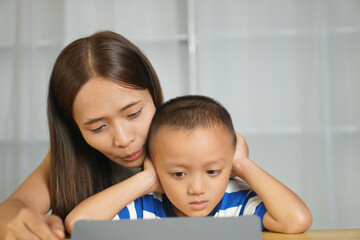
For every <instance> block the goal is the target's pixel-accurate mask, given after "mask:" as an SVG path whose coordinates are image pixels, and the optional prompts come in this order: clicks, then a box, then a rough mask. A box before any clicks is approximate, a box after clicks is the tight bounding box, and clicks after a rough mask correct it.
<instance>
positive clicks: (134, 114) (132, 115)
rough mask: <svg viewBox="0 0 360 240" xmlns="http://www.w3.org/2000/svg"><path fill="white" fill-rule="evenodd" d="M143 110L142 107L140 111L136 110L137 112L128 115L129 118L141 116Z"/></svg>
mask: <svg viewBox="0 0 360 240" xmlns="http://www.w3.org/2000/svg"><path fill="white" fill-rule="evenodd" d="M141 110H142V108H141V109H140V110H139V111H137V112H135V113H132V114H129V115H128V117H129V118H135V117H137V116H139V114H140V113H141Z"/></svg>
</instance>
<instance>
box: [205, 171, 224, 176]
mask: <svg viewBox="0 0 360 240" xmlns="http://www.w3.org/2000/svg"><path fill="white" fill-rule="evenodd" d="M220 172H221V170H209V171H207V174H209V175H218V174H220Z"/></svg>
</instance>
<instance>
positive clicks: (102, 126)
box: [91, 125, 105, 133]
mask: <svg viewBox="0 0 360 240" xmlns="http://www.w3.org/2000/svg"><path fill="white" fill-rule="evenodd" d="M104 127H105V125H101V126H100V127H98V128H96V129H93V130H91V131H92V132H94V133H97V132H100V131H101V130H102V129H103V128H104Z"/></svg>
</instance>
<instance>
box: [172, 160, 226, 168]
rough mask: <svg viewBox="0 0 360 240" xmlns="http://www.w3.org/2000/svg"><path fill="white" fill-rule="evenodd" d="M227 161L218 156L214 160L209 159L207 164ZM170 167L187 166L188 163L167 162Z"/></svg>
mask: <svg viewBox="0 0 360 240" xmlns="http://www.w3.org/2000/svg"><path fill="white" fill-rule="evenodd" d="M224 162H225V159H223V158H216V159H214V160H211V161H209V162H208V163H206V164H205V166H209V165H212V164H218V163H220V164H222V163H224ZM166 165H167V166H168V167H183V168H187V167H188V166H187V165H186V164H181V163H174V162H168V163H167V164H166Z"/></svg>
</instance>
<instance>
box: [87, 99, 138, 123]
mask: <svg viewBox="0 0 360 240" xmlns="http://www.w3.org/2000/svg"><path fill="white" fill-rule="evenodd" d="M139 102H141V100H139V101H136V102H132V103H129V104H128V105H126V106H124V107H123V108H121V109H120V111H119V112H122V111H125V110H126V109H128V108H131V107H132V106H134V105H136V104H138V103H139ZM103 119H104V117H100V118H95V119H91V120H89V121H87V122H86V123H84V125H89V124H92V123H94V122H97V121H100V120H103Z"/></svg>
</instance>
